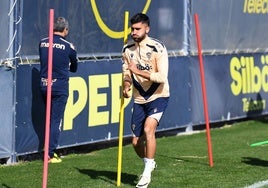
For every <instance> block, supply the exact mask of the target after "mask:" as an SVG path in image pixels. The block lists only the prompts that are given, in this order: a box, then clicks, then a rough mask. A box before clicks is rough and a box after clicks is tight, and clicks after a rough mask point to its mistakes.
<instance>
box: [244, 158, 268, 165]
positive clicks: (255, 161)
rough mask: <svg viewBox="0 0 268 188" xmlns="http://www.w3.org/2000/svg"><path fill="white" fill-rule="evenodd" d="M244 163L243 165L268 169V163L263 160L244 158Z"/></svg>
mask: <svg viewBox="0 0 268 188" xmlns="http://www.w3.org/2000/svg"><path fill="white" fill-rule="evenodd" d="M242 162H243V163H246V164H248V165H253V166H264V167H268V161H266V160H262V159H259V158H253V157H243V160H242Z"/></svg>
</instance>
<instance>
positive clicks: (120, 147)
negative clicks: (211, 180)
mask: <svg viewBox="0 0 268 188" xmlns="http://www.w3.org/2000/svg"><path fill="white" fill-rule="evenodd" d="M128 17H129V12H128V11H126V12H125V22H124V44H126V43H127V36H128ZM123 84H124V82H123V74H122V89H123ZM121 95H122V96H121V104H120V120H119V136H118V137H119V143H118V160H117V163H118V164H117V181H116V185H117V186H118V187H119V186H120V185H121V172H122V153H123V152H122V151H123V132H124V131H123V130H124V111H125V104H124V96H123V91H122V92H121Z"/></svg>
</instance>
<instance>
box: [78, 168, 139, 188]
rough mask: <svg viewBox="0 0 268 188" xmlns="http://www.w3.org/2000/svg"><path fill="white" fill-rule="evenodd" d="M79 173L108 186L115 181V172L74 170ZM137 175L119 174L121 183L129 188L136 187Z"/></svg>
mask: <svg viewBox="0 0 268 188" xmlns="http://www.w3.org/2000/svg"><path fill="white" fill-rule="evenodd" d="M76 169H77V170H78V171H79V172H80V173H82V174H86V175H88V176H90V177H91V178H92V179H100V180H103V181H105V182H108V183H110V184H114V183H115V180H116V179H117V172H111V171H103V170H101V171H99V170H93V169H79V168H76ZM137 178H138V177H137V175H133V174H127V173H121V182H122V183H123V184H128V185H131V186H135V185H136V180H137Z"/></svg>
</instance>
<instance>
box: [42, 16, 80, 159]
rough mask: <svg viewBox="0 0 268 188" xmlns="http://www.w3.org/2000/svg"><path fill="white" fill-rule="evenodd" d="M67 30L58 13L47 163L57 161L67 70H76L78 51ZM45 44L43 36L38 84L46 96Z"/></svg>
mask: <svg viewBox="0 0 268 188" xmlns="http://www.w3.org/2000/svg"><path fill="white" fill-rule="evenodd" d="M68 32H69V24H68V21H67V20H66V19H65V18H63V17H58V18H56V19H55V21H54V30H53V61H52V93H51V118H50V140H49V156H48V157H49V159H48V162H50V163H59V162H61V161H62V160H61V158H60V157H58V155H57V154H56V153H55V151H56V148H57V146H58V141H59V136H60V131H61V125H62V119H63V115H64V110H65V106H66V102H67V99H68V95H69V71H71V72H76V70H77V55H76V54H77V53H76V50H75V48H74V46H73V44H72V43H70V42H68V41H67V40H66V39H65V37H66V36H67V35H68ZM48 47H49V38H44V39H42V40H41V41H40V43H39V56H40V64H41V65H40V85H41V92H42V95H43V97H44V100H46V97H47V96H46V95H47V84H48V80H47V78H48Z"/></svg>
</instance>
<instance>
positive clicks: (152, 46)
mask: <svg viewBox="0 0 268 188" xmlns="http://www.w3.org/2000/svg"><path fill="white" fill-rule="evenodd" d="M122 56H123V66H122V68H123V76H124V80H125V81H129V82H130V83H131V84H132V85H133V86H134V87H133V97H134V102H135V103H139V104H144V103H147V102H150V101H153V100H155V99H157V98H159V97H169V83H168V54H167V50H166V47H165V46H164V45H163V44H162V43H161V42H159V41H158V40H156V39H153V38H151V37H146V38H145V39H144V40H142V41H141V42H140V43H137V42H134V41H131V42H129V43H128V44H126V45H125V46H124V48H123V54H122ZM130 60H132V61H134V62H135V63H136V64H137V68H138V69H139V70H142V71H147V72H149V73H150V79H146V78H144V77H142V76H139V75H135V74H134V73H131V72H130V71H129V70H128V63H129V62H130Z"/></svg>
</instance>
